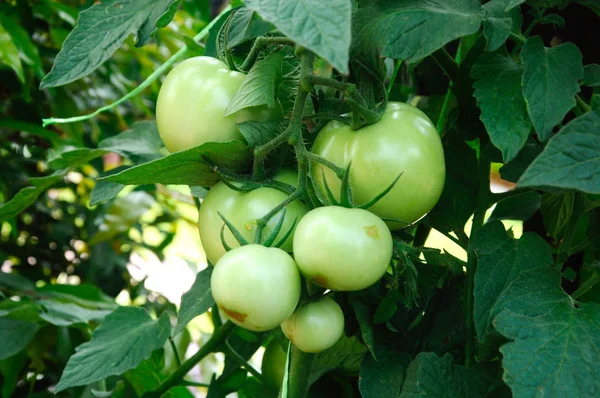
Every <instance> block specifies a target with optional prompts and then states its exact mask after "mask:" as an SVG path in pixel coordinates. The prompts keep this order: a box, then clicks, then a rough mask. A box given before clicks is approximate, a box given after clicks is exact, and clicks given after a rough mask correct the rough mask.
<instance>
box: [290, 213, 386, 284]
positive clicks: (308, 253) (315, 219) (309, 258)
mask: <svg viewBox="0 0 600 398" xmlns="http://www.w3.org/2000/svg"><path fill="white" fill-rule="evenodd" d="M294 258H295V259H296V263H297V264H298V268H300V272H302V274H303V275H304V276H305V277H306V278H307V279H308V280H310V281H312V282H313V283H315V284H317V285H319V286H322V287H324V288H327V289H331V290H339V291H353V290H361V289H364V288H367V287H369V286H371V285H372V284H373V283H375V282H377V281H378V280H379V279H380V278H381V277H382V276H383V274H384V273H385V272H386V270H387V267H388V265H389V263H390V260H391V259H392V234H391V233H390V230H389V229H388V227H387V225H386V224H385V223H384V222H383V221H382V220H381V219H380V218H379V217H377V216H376V215H374V214H373V213H370V212H368V211H366V210H362V209H347V208H345V207H338V206H327V207H319V208H316V209H314V210H311V211H310V212H308V214H306V215H305V216H304V218H302V220H301V221H300V223H299V224H298V228H296V232H295V234H294Z"/></svg>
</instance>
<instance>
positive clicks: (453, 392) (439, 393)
mask: <svg viewBox="0 0 600 398" xmlns="http://www.w3.org/2000/svg"><path fill="white" fill-rule="evenodd" d="M405 379H406V380H405V382H404V385H403V386H402V394H400V398H418V397H419V398H421V397H432V398H433V397H483V396H485V395H486V392H487V390H488V387H489V385H488V382H487V380H486V379H485V378H484V377H483V376H482V375H481V374H480V373H479V372H478V371H476V370H475V369H470V368H466V367H464V366H461V365H455V364H454V363H453V361H452V357H451V356H450V354H446V355H444V356H443V357H442V358H440V357H438V356H437V355H436V354H434V353H433V352H421V353H419V355H417V357H416V358H415V359H414V360H413V361H412V362H411V363H410V365H409V366H408V369H407V370H406V376H405Z"/></svg>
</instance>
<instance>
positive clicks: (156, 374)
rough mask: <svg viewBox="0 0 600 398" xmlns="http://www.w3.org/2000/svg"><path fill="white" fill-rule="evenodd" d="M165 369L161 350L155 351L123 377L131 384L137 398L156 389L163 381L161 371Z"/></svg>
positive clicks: (163, 377)
mask: <svg viewBox="0 0 600 398" xmlns="http://www.w3.org/2000/svg"><path fill="white" fill-rule="evenodd" d="M164 367H165V356H164V350H163V349H157V350H154V351H153V352H152V354H151V355H150V358H148V359H144V360H143V361H142V362H140V364H139V365H138V366H137V367H136V368H135V369H131V370H128V371H127V372H125V374H124V375H123V376H124V377H125V379H127V381H128V382H129V384H131V386H132V387H133V389H134V390H135V392H136V394H137V396H138V397H141V396H143V395H144V393H145V392H148V391H152V390H154V389H156V388H157V387H158V386H159V385H160V383H161V382H162V381H163V380H164V379H165V376H163V375H162V374H161V371H162V370H163V369H164Z"/></svg>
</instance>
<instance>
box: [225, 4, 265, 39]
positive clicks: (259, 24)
mask: <svg viewBox="0 0 600 398" xmlns="http://www.w3.org/2000/svg"><path fill="white" fill-rule="evenodd" d="M272 30H273V25H271V24H270V23H268V22H266V21H263V20H262V19H261V18H260V17H259V16H258V14H256V13H255V12H254V11H252V10H250V9H249V8H247V7H242V8H240V9H238V10H236V12H235V14H233V19H232V20H231V24H230V28H229V32H228V33H227V37H228V42H227V47H228V48H230V49H231V48H233V47H235V46H238V45H240V44H242V43H245V42H247V41H249V40H252V39H254V38H255V37H258V36H262V35H264V34H265V33H269V32H270V31H272Z"/></svg>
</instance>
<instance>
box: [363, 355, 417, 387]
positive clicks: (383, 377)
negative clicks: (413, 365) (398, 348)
mask: <svg viewBox="0 0 600 398" xmlns="http://www.w3.org/2000/svg"><path fill="white" fill-rule="evenodd" d="M410 360H411V357H410V355H408V354H406V353H400V354H395V355H392V356H391V357H390V358H388V359H385V360H382V361H379V362H378V361H376V360H375V359H374V358H373V357H372V356H371V355H365V358H364V359H363V361H362V364H361V365H360V374H359V378H358V389H359V390H360V394H361V396H362V397H363V398H388V397H389V398H396V397H398V396H399V395H400V392H401V391H402V383H403V382H404V371H405V370H406V368H407V367H408V364H409V363H410Z"/></svg>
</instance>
